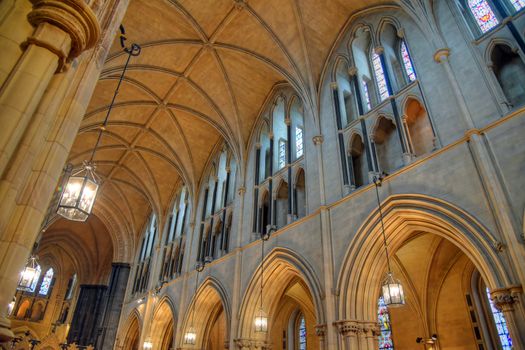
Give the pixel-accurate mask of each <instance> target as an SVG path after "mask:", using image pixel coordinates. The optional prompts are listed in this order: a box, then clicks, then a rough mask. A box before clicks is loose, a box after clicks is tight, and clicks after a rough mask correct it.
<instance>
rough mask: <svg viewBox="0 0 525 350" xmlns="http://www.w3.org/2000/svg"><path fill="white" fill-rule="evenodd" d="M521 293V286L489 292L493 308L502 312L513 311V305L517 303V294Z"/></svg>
mask: <svg viewBox="0 0 525 350" xmlns="http://www.w3.org/2000/svg"><path fill="white" fill-rule="evenodd" d="M521 293H523V289H522V287H521V286H511V287H508V288H500V289H495V290H493V291H491V292H490V298H491V299H492V301H493V302H494V306H495V307H496V308H497V309H498V310H501V311H503V312H506V311H512V310H514V304H515V303H517V302H518V301H519V294H521Z"/></svg>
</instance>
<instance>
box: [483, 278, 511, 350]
mask: <svg viewBox="0 0 525 350" xmlns="http://www.w3.org/2000/svg"><path fill="white" fill-rule="evenodd" d="M486 295H487V299H488V301H489V305H490V312H491V313H492V318H493V320H494V323H495V325H496V330H497V332H498V337H499V341H500V343H501V347H502V349H503V350H511V349H512V339H511V337H510V333H509V329H508V328H507V320H505V316H504V315H503V312H501V311H500V310H498V309H497V308H496V305H494V302H493V301H492V298H491V297H490V291H489V289H488V288H486Z"/></svg>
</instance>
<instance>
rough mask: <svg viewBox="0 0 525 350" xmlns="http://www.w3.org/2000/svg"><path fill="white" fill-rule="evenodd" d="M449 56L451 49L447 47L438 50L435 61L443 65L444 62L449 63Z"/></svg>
mask: <svg viewBox="0 0 525 350" xmlns="http://www.w3.org/2000/svg"><path fill="white" fill-rule="evenodd" d="M449 56H450V49H449V48H448V47H445V48H442V49H439V50H437V51H436V52H435V53H434V61H436V62H437V63H442V62H443V61H447V60H448V57H449Z"/></svg>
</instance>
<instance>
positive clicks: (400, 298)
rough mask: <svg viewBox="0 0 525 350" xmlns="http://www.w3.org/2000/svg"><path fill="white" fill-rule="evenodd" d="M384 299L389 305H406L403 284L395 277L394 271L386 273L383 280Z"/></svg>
mask: <svg viewBox="0 0 525 350" xmlns="http://www.w3.org/2000/svg"><path fill="white" fill-rule="evenodd" d="M383 300H384V301H385V304H386V306H388V307H398V306H403V305H405V293H404V292H403V285H401V282H400V281H399V280H396V279H395V278H394V275H393V274H392V272H388V273H387V274H386V278H385V280H384V282H383Z"/></svg>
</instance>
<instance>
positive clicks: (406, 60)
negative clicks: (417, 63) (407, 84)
mask: <svg viewBox="0 0 525 350" xmlns="http://www.w3.org/2000/svg"><path fill="white" fill-rule="evenodd" d="M401 56H403V64H404V65H405V72H406V73H407V76H408V80H410V81H414V80H416V72H415V71H414V66H413V65H412V59H411V58H410V54H409V53H408V48H407V45H406V43H405V42H404V41H403V42H402V43H401Z"/></svg>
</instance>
